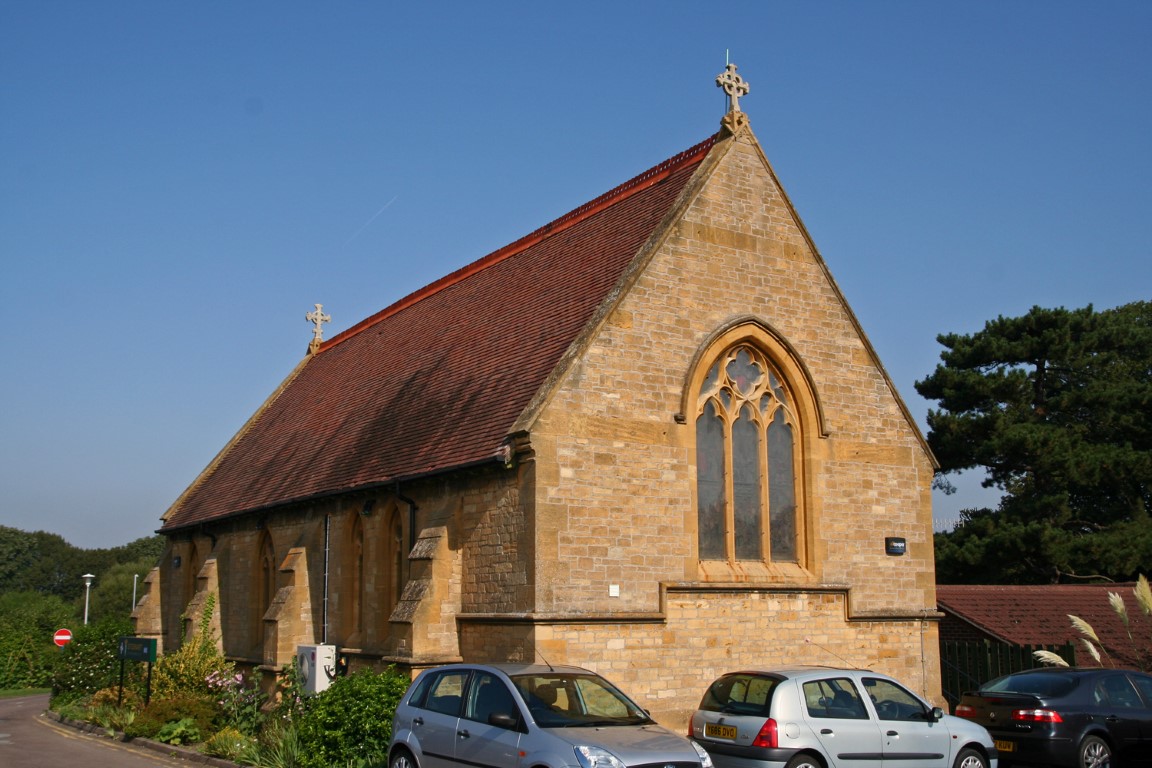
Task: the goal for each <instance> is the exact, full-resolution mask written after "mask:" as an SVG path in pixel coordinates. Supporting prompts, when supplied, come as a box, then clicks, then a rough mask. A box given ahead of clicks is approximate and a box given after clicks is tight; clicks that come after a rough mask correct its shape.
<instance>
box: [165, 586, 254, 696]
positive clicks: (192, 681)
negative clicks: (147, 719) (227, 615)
mask: <svg viewBox="0 0 1152 768" xmlns="http://www.w3.org/2000/svg"><path fill="white" fill-rule="evenodd" d="M215 598H216V596H215V594H209V595H208V598H207V602H206V604H205V607H204V612H203V616H202V617H201V619H200V631H199V632H198V633H197V634H196V635H195V636H194V637H191V638H186V639H185V641H184V643H183V644H182V645H181V646H180V647H179V648H178V649H177V650H176V651H174V652H172V653H166V654H164V655H163V656H161V657H160V658H159V659H158V660H157V662H156V666H155V668H154V669H153V670H152V692H153V694H154V695H156V696H169V695H171V694H175V693H212V688H211V687H210V686H209V683H208V681H209V679H210V678H211V677H212V676H213V675H223V676H225V677H231V676H232V675H233V674H234V672H235V668H234V666H233V665H232V663H231V662H229V661H227V660H225V658H224V657H223V656H221V655H220V651H219V650H217V649H216V641H215V639H214V638H213V637H212V634H211V621H212V610H213V607H214V605H215Z"/></svg>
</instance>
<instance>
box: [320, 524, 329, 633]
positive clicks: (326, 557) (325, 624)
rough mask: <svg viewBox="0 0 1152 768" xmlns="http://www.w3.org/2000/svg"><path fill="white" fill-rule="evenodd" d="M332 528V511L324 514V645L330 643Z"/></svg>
mask: <svg viewBox="0 0 1152 768" xmlns="http://www.w3.org/2000/svg"><path fill="white" fill-rule="evenodd" d="M331 530H332V513H330V512H329V513H327V514H325V515H324V611H323V613H324V626H323V628H322V629H321V630H320V642H321V643H322V644H323V645H327V644H328V557H329V553H330V550H329V546H328V536H329V533H330V532H331Z"/></svg>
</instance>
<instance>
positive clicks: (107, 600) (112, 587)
mask: <svg viewBox="0 0 1152 768" xmlns="http://www.w3.org/2000/svg"><path fill="white" fill-rule="evenodd" d="M155 564H156V559H155V558H153V557H145V558H143V559H140V560H136V561H133V562H128V563H116V564H115V565H112V566H110V567H109V568H108V570H107V571H105V572H104V573H103V574H102V575H101V576H100V577H98V578H97V579H96V581H95V582H94V583H93V584H92V595H91V599H90V601H89V614H90V616H91V617H92V618H93V619H97V618H104V617H105V616H110V617H119V618H128V617H129V616H130V615H131V614H132V610H133V608H134V605H133V602H132V592H133V587H135V589H136V599H137V600H138V599H139V598H140V595H141V594H143V589H144V577H145V576H147V575H148V571H150V570H152V566H154V565H155Z"/></svg>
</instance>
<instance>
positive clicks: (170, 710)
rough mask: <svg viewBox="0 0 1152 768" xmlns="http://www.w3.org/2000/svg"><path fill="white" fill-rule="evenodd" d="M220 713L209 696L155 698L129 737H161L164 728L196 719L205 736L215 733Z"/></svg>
mask: <svg viewBox="0 0 1152 768" xmlns="http://www.w3.org/2000/svg"><path fill="white" fill-rule="evenodd" d="M219 716H220V710H219V709H218V708H217V706H216V702H215V701H213V700H212V699H211V698H210V697H209V696H207V695H205V694H197V693H178V694H173V695H171V696H167V697H165V698H161V699H153V700H152V701H151V702H150V703H149V704H148V706H146V707H145V708H144V709H143V710H142V711H141V712H140V713H139V714H138V715H136V719H135V720H134V721H133V722H132V723H131V724H130V725H128V726H127V727H126V728H125V729H124V733H125V734H126V735H128V736H140V737H143V738H153V737H157V736H158V735H159V733H160V732H161V730H162V729H163V728H164V726H166V725H168V724H169V723H175V722H177V721H180V720H186V719H187V720H192V722H193V723H194V724H195V726H196V729H197V731H198V732H199V733H200V734H201V735H209V734H212V733H214V732H215V730H216V724H217V722H218V718H219Z"/></svg>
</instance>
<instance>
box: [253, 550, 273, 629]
mask: <svg viewBox="0 0 1152 768" xmlns="http://www.w3.org/2000/svg"><path fill="white" fill-rule="evenodd" d="M259 567H260V572H259V575H258V579H257V584H256V588H257V594H256V611H257V613H256V616H257V622H262V621H263V619H264V614H266V613H267V612H268V609H269V608H271V607H272V598H274V597H275V596H276V570H277V566H276V555H275V553H274V551H273V549H272V537H271V536H269V535H268V531H264V532H263V534H262V535H261V537H260V563H259ZM261 626H262V624H261Z"/></svg>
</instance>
